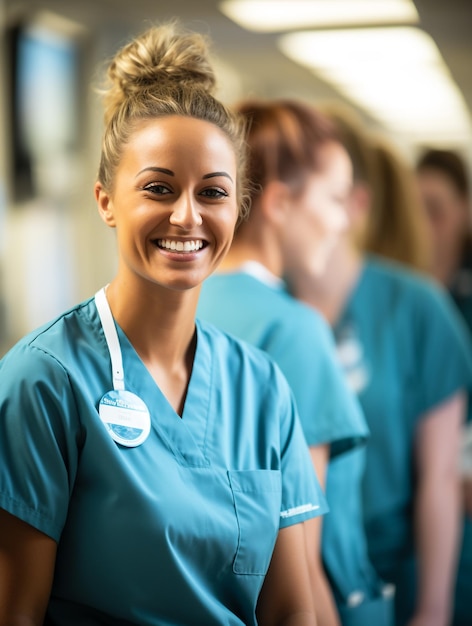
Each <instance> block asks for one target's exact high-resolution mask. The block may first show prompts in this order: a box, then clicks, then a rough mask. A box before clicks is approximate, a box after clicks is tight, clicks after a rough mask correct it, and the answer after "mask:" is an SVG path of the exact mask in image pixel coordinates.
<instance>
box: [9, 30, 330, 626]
mask: <svg viewBox="0 0 472 626" xmlns="http://www.w3.org/2000/svg"><path fill="white" fill-rule="evenodd" d="M213 86H214V77H213V72H212V69H211V67H210V65H209V63H208V51H207V47H206V43H205V41H204V40H203V39H202V37H200V36H198V35H195V34H191V33H186V32H183V31H181V30H179V29H178V28H177V26H175V25H164V26H159V27H153V28H151V29H150V30H148V31H146V32H145V33H143V34H142V35H141V36H140V37H138V38H137V39H135V40H134V41H132V42H131V43H130V44H128V45H126V46H125V47H124V48H122V49H121V50H120V51H118V53H117V55H116V56H115V57H114V58H113V59H112V60H111V62H110V66H109V73H108V85H107V86H106V88H104V90H103V96H104V104H105V131H104V137H103V146H102V155H101V161H100V167H99V172H98V180H97V182H96V184H95V196H96V200H97V205H98V210H99V213H100V215H101V217H102V219H103V221H104V223H105V224H106V225H108V226H109V227H111V228H114V229H115V230H116V240H117V246H118V255H119V264H118V270H117V273H116V276H115V277H114V278H113V279H112V280H111V281H110V284H109V285H108V286H107V287H105V288H103V289H101V290H100V291H99V292H98V293H97V294H96V295H95V297H93V298H90V299H89V300H87V301H85V302H82V303H81V304H79V305H77V306H75V307H73V308H72V309H71V310H69V311H67V312H66V313H64V314H63V315H61V316H59V317H58V318H57V319H56V320H53V321H52V322H50V323H49V324H47V325H45V326H44V327H42V328H40V329H38V330H36V331H34V332H33V333H31V334H30V335H28V336H27V337H25V338H24V339H22V340H21V341H20V342H19V343H18V344H17V345H16V346H14V347H13V348H12V350H11V351H10V352H9V353H7V355H6V356H5V357H4V358H3V359H2V360H1V361H0V458H1V459H2V463H1V464H0V626H7V625H8V626H11V625H12V624H24V623H28V624H31V625H32V626H39V625H40V624H44V625H45V626H59V625H63V624H67V625H68V626H81V625H83V624H88V625H90V626H94V625H96V626H98V625H99V624H100V625H101V624H117V623H120V624H127V625H129V626H131V625H133V624H134V625H140V626H160V625H162V624H174V625H176V626H189V625H190V624H206V625H208V626H216V625H220V624H228V625H231V626H238V625H239V626H256V624H260V625H262V626H276V625H277V624H282V623H283V624H284V625H285V626H309V625H314V624H315V615H314V609H313V600H312V596H311V592H310V585H309V574H308V565H307V563H306V559H305V553H304V546H305V540H304V534H303V524H302V522H304V521H305V520H309V519H311V518H314V517H317V516H319V515H322V514H323V513H324V512H325V511H326V508H327V507H326V503H325V500H324V496H323V494H322V491H321V488H320V485H319V483H318V481H317V478H316V475H315V473H314V472H313V469H312V466H311V461H310V457H309V454H308V450H307V448H306V446H305V442H304V438H303V433H302V430H301V426H300V423H299V418H298V414H297V411H296V408H295V404H294V401H293V399H292V395H291V392H290V390H289V387H288V384H287V382H286V380H285V379H284V377H283V376H282V375H281V373H280V371H279V369H278V368H277V366H275V365H274V363H273V362H272V361H271V360H269V359H268V358H266V357H265V356H264V355H263V354H262V353H260V352H259V351H257V350H254V349H252V348H251V347H250V346H249V345H246V344H244V343H242V342H239V341H237V340H236V339H234V338H233V337H230V336H229V335H226V334H225V333H223V332H220V331H218V330H216V328H214V327H213V326H211V325H209V324H205V323H202V322H200V321H198V322H196V320H195V311H196V307H197V302H198V297H199V291H200V286H201V284H202V282H203V281H204V280H205V279H206V278H207V277H208V276H209V275H210V274H211V273H212V272H213V271H214V270H215V268H216V267H217V266H218V264H219V263H220V261H221V260H222V259H223V257H224V256H225V254H226V252H227V251H228V249H229V247H230V245H231V242H232V239H233V232H234V228H235V225H236V223H237V220H238V217H239V218H240V217H241V216H243V215H244V213H245V201H244V197H245V191H244V189H245V183H244V177H243V171H244V160H245V159H244V156H245V155H244V132H243V129H244V124H243V123H242V122H241V120H240V118H239V117H238V116H237V115H235V114H233V113H231V112H229V111H228V110H227V109H226V108H225V107H224V106H223V105H222V104H221V103H220V102H219V101H218V100H216V99H215V98H214V97H213V95H212V94H211V91H212V89H213ZM124 581H125V582H124Z"/></svg>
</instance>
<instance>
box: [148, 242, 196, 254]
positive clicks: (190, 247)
mask: <svg viewBox="0 0 472 626" xmlns="http://www.w3.org/2000/svg"><path fill="white" fill-rule="evenodd" d="M155 244H156V245H157V247H158V248H160V249H161V250H168V251H169V252H183V253H188V252H198V250H201V249H202V248H204V247H205V246H206V245H207V243H206V242H205V241H203V240H202V239H190V240H187V241H174V240H173V239H157V240H156V241H155Z"/></svg>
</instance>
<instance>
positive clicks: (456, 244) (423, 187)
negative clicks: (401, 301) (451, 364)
mask: <svg viewBox="0 0 472 626" xmlns="http://www.w3.org/2000/svg"><path fill="white" fill-rule="evenodd" d="M416 175H417V183H418V189H419V192H420V195H421V199H422V201H423V207H424V209H425V214H426V216H427V218H428V222H429V226H430V229H429V235H430V241H431V249H432V253H433V254H432V265H431V268H430V271H431V274H432V275H433V276H434V278H436V279H437V280H438V281H439V282H440V283H441V284H442V285H443V286H444V288H445V289H447V290H448V291H449V293H450V294H451V296H452V298H453V300H454V302H455V304H456V305H457V307H458V309H459V311H460V313H461V315H462V317H463V319H464V321H465V323H466V324H467V326H468V328H469V330H472V225H471V205H470V183H469V174H468V170H467V166H466V163H465V160H464V159H463V158H462V157H461V156H460V154H459V153H457V152H455V151H453V150H445V149H429V150H426V151H425V152H424V153H423V154H422V155H421V156H420V157H419V159H418V162H417V165H416ZM461 467H462V472H463V481H462V483H463V490H462V493H463V496H464V508H465V513H466V515H465V518H464V532H463V538H462V546H461V553H460V559H459V568H458V574H457V582H456V595H455V606H454V621H453V624H454V626H466V625H467V624H470V623H472V603H471V601H470V598H471V594H472V426H471V420H470V411H469V420H468V424H467V426H466V428H465V429H464V437H463V441H462V455H461Z"/></svg>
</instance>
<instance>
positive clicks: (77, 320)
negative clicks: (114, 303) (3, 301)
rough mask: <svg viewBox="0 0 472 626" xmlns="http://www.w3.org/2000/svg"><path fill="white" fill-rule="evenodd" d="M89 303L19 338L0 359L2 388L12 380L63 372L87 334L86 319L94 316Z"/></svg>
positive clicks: (88, 301) (35, 377) (30, 378)
mask: <svg viewBox="0 0 472 626" xmlns="http://www.w3.org/2000/svg"><path fill="white" fill-rule="evenodd" d="M91 302H92V300H91V299H89V300H87V301H85V302H83V303H81V304H78V305H76V306H74V307H73V308H71V309H69V310H67V311H65V312H64V313H62V314H61V315H59V316H58V317H56V318H55V319H53V320H51V321H50V322H48V323H46V324H43V325H42V326H40V327H39V328H37V329H35V330H33V331H31V332H30V333H28V334H27V335H25V336H24V337H23V338H22V339H20V340H19V341H18V342H17V343H16V344H15V345H14V346H13V347H12V348H11V349H10V350H9V351H8V352H7V353H6V354H5V355H4V356H3V358H2V359H1V360H0V374H1V378H2V386H3V385H4V383H5V381H7V380H8V379H12V380H14V379H15V377H16V378H18V377H19V378H24V379H29V380H33V379H37V378H38V377H40V376H41V377H45V375H46V372H51V371H52V370H60V369H66V363H67V356H68V355H70V354H71V353H72V352H75V350H76V349H77V347H78V345H79V344H80V343H81V341H82V340H83V338H84V335H86V327H87V326H88V323H87V318H90V316H91V315H93V309H92V307H91ZM86 345H89V346H90V345H91V343H90V341H88V342H87V344H86Z"/></svg>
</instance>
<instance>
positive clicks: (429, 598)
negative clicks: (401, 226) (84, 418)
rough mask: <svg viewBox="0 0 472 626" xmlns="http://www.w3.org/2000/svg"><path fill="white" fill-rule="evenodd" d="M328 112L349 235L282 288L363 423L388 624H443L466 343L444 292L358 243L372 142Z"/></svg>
mask: <svg viewBox="0 0 472 626" xmlns="http://www.w3.org/2000/svg"><path fill="white" fill-rule="evenodd" d="M324 111H325V112H327V111H329V115H330V117H331V119H332V120H333V121H334V122H335V123H336V124H337V126H338V128H339V131H340V133H341V135H342V137H343V141H344V145H345V147H346V148H347V150H348V152H349V154H350V155H351V159H352V162H353V169H354V184H353V187H352V190H351V194H350V198H349V200H348V203H347V206H348V215H349V221H350V228H349V229H348V230H347V232H346V233H345V235H344V236H343V237H341V239H340V243H339V245H338V247H337V249H336V250H335V251H334V252H333V254H332V256H331V258H330V260H329V262H328V264H327V271H326V272H325V273H324V275H322V276H319V275H316V274H314V273H309V272H306V271H302V270H303V268H302V267H301V268H299V271H298V272H296V271H294V272H293V274H292V275H291V276H290V286H291V289H292V292H293V293H294V294H295V295H296V296H297V297H299V298H301V299H302V300H303V301H305V302H306V303H308V304H310V305H311V306H313V307H314V308H316V309H317V310H319V311H321V312H322V313H323V315H325V317H326V319H327V320H328V321H329V323H330V324H331V325H332V327H333V330H334V333H335V337H336V341H337V345H338V354H339V358H340V361H341V363H342V366H343V368H344V370H345V374H346V377H347V380H348V381H349V383H350V385H351V388H352V389H354V390H355V391H356V393H357V395H358V398H359V400H360V404H361V406H362V408H363V410H364V414H365V416H366V419H367V422H368V425H369V429H370V432H371V437H370V439H369V444H368V446H367V461H366V469H365V473H364V478H363V512H364V525H365V530H366V535H367V542H368V548H369V555H370V558H371V559H372V562H373V564H374V566H375V567H376V569H377V571H378V572H379V574H380V575H381V576H382V578H383V579H384V580H386V581H388V582H390V583H393V584H394V585H395V587H396V594H395V608H396V623H397V625H398V626H447V625H448V624H449V623H450V619H451V614H452V590H453V581H454V576H455V569H456V557H457V547H458V541H459V532H460V490H459V477H458V471H457V455H458V447H459V440H460V431H461V425H462V422H463V419H464V415H465V410H466V396H467V391H468V390H470V388H471V387H472V362H471V354H470V350H469V349H468V344H467V341H468V337H467V335H465V334H464V328H463V326H462V325H461V324H460V323H459V320H458V316H457V313H456V311H455V309H454V307H453V306H452V304H451V302H450V301H449V299H448V298H447V297H446V295H445V294H444V293H443V291H442V290H441V289H439V288H438V287H437V286H436V285H435V284H434V283H432V282H431V281H429V280H427V279H425V278H424V277H423V276H422V275H420V274H418V273H415V272H413V271H411V270H410V269H408V268H407V267H406V266H405V265H401V264H399V263H396V262H393V261H389V260H387V259H385V258H382V257H380V256H373V255H372V254H370V253H368V252H367V250H366V249H365V248H364V247H363V245H362V243H359V242H363V241H364V240H365V238H366V231H367V227H368V225H369V224H370V221H371V220H378V223H382V221H383V220H380V219H379V216H376V215H374V214H373V212H374V210H383V207H381V206H378V207H377V208H376V209H374V206H373V203H372V198H373V193H374V190H373V187H372V178H371V176H372V170H371V167H372V158H373V153H372V151H371V145H370V142H369V140H368V139H367V138H366V135H365V133H364V131H363V129H362V127H361V126H360V124H359V123H358V121H357V120H356V118H353V117H352V115H351V114H349V113H345V112H344V111H343V110H340V109H337V110H336V109H331V110H328V109H326V108H325V109H324ZM398 232H399V231H398V230H395V229H394V228H391V234H392V237H394V236H396V234H397V233H398ZM372 245H373V240H372V238H370V244H369V246H372Z"/></svg>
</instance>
